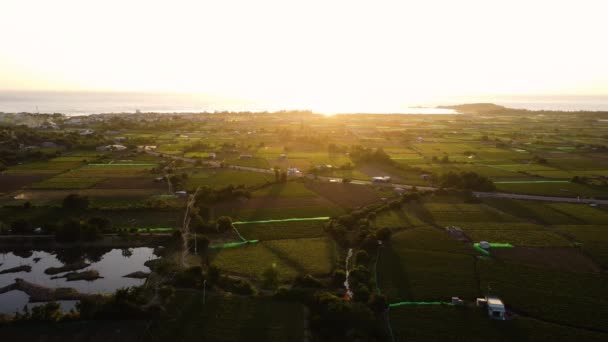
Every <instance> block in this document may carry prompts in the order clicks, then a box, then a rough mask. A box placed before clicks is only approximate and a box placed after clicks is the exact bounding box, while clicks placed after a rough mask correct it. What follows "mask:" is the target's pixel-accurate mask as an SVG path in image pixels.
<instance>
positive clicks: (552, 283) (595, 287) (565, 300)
mask: <svg viewBox="0 0 608 342" xmlns="http://www.w3.org/2000/svg"><path fill="white" fill-rule="evenodd" d="M564 262H568V260H564ZM477 269H478V272H479V276H480V279H481V288H482V289H486V288H488V286H489V287H490V288H491V291H492V294H494V295H496V296H499V297H500V298H501V299H502V300H503V301H504V302H505V303H506V304H507V306H509V307H511V308H512V309H513V310H515V311H521V312H525V313H526V314H528V315H530V316H533V317H538V318H540V319H544V320H548V321H553V322H557V323H564V324H568V325H574V326H580V327H586V328H592V329H605V328H606V327H607V326H608V298H607V297H606V287H607V286H608V277H607V276H606V275H605V274H601V273H600V274H595V273H570V272H564V271H554V270H549V269H547V268H538V267H530V266H524V265H521V264H514V263H508V262H496V261H492V260H480V261H479V262H478V265H477ZM589 308H593V309H591V310H590V309H589Z"/></svg>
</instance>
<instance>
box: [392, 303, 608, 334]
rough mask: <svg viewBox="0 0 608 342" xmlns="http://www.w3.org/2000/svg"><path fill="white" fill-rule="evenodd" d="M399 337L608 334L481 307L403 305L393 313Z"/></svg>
mask: <svg viewBox="0 0 608 342" xmlns="http://www.w3.org/2000/svg"><path fill="white" fill-rule="evenodd" d="M389 317H390V322H391V327H392V331H393V335H394V338H395V341H399V342H401V341H460V340H466V341H480V342H481V341H488V340H492V341H564V342H566V341H575V340H581V341H603V340H605V339H606V337H607V334H605V333H600V332H593V331H588V330H584V329H577V328H571V327H566V326H563V325H557V324H552V323H548V322H542V321H539V320H535V319H531V318H527V317H517V318H516V319H514V320H511V321H495V320H491V319H488V316H487V314H486V312H485V311H483V310H482V309H480V308H468V307H463V308H461V307H454V306H427V305H421V306H400V307H397V308H392V309H391V310H390V313H389Z"/></svg>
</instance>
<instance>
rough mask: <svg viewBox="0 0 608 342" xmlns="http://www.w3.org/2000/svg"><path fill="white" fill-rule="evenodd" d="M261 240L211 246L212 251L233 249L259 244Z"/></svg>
mask: <svg viewBox="0 0 608 342" xmlns="http://www.w3.org/2000/svg"><path fill="white" fill-rule="evenodd" d="M258 242H259V240H245V241H241V242H228V243H225V244H222V245H215V246H209V248H211V249H222V248H231V247H239V246H243V245H248V244H251V243H258Z"/></svg>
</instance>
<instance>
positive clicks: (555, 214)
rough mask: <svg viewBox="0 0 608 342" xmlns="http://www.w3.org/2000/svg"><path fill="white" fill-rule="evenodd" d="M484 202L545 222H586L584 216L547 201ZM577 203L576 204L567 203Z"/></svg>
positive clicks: (510, 212) (487, 200)
mask: <svg viewBox="0 0 608 342" xmlns="http://www.w3.org/2000/svg"><path fill="white" fill-rule="evenodd" d="M483 201H484V203H486V204H488V205H489V206H492V207H493V208H496V210H500V211H503V212H506V213H509V214H511V215H514V216H518V217H520V218H522V219H527V220H531V221H534V222H538V223H544V224H569V223H572V224H577V223H585V221H584V220H583V218H582V217H577V216H574V215H572V214H569V213H567V212H565V211H563V210H558V209H557V208H556V207H553V204H551V203H546V202H532V201H518V200H513V199H498V198H486V199H484V200H483ZM567 205H568V206H570V205H575V206H576V204H567Z"/></svg>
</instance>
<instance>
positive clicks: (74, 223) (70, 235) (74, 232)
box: [55, 219, 82, 242]
mask: <svg viewBox="0 0 608 342" xmlns="http://www.w3.org/2000/svg"><path fill="white" fill-rule="evenodd" d="M81 233H82V227H81V225H80V222H79V221H78V220H75V219H68V220H67V221H66V222H64V223H63V224H62V225H61V226H60V227H59V229H57V231H56V232H55V239H56V240H57V241H61V242H75V241H78V240H80V237H81V236H80V235H81Z"/></svg>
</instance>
